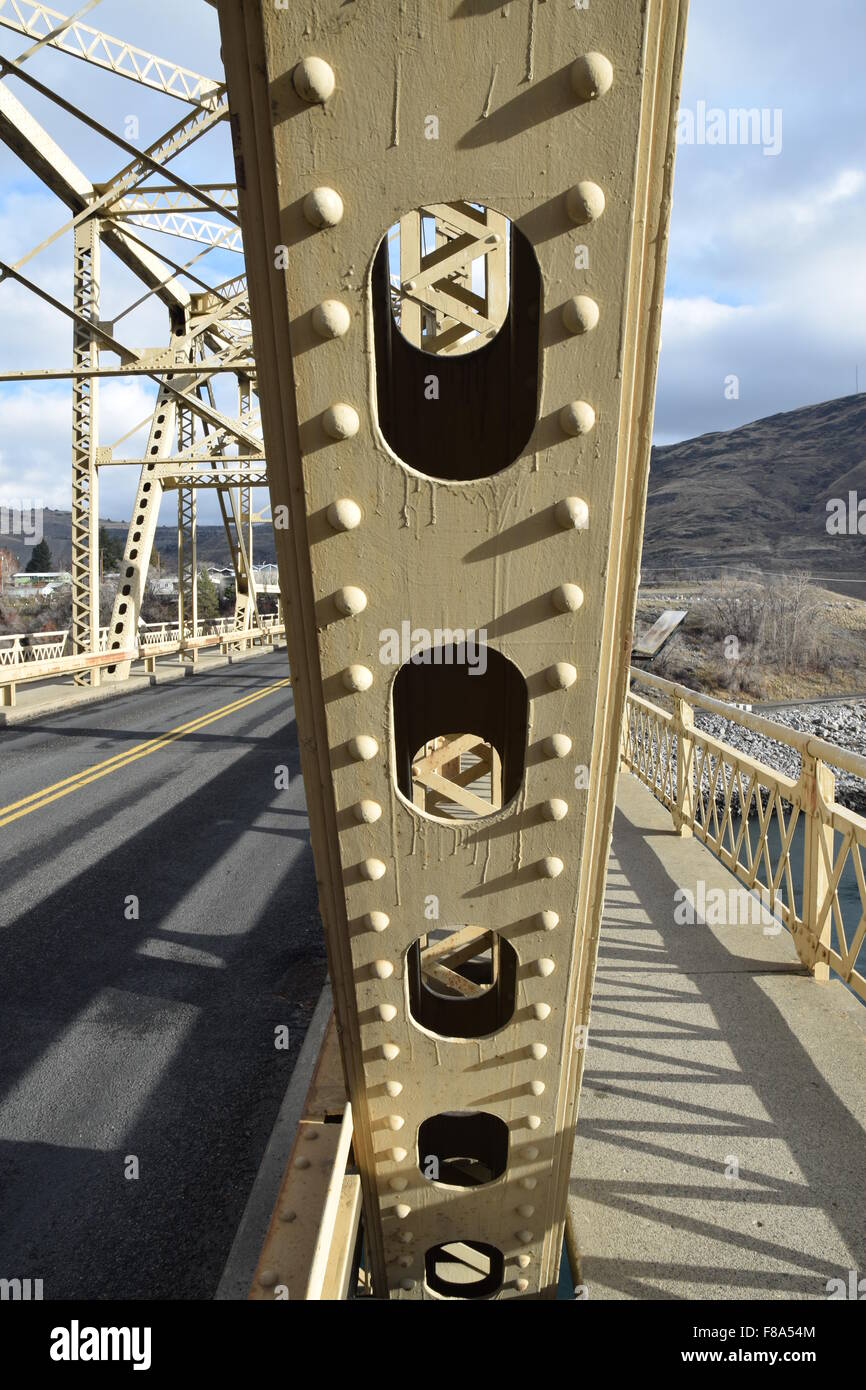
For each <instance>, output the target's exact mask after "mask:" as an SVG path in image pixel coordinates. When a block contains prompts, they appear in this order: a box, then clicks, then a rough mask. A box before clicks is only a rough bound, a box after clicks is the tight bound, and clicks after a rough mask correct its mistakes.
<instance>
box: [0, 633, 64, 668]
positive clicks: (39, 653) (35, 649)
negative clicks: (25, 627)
mask: <svg viewBox="0 0 866 1390" xmlns="http://www.w3.org/2000/svg"><path fill="white" fill-rule="evenodd" d="M68 641H69V632H68V630H64V631H62V632H10V633H5V634H4V635H3V636H2V637H0V666H19V665H23V664H24V662H30V661H47V660H57V659H58V658H59V657H61V656H65V655H66V649H67V643H68Z"/></svg>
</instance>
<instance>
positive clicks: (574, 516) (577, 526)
mask: <svg viewBox="0 0 866 1390" xmlns="http://www.w3.org/2000/svg"><path fill="white" fill-rule="evenodd" d="M554 515H555V516H556V520H557V522H558V524H559V525H560V526H561V527H562V529H563V531H585V530H586V528H587V526H588V525H589V507H588V506H587V505H586V503H585V502H584V500H583V498H582V497H563V499H562V501H561V502H557V504H556V507H555V508H554Z"/></svg>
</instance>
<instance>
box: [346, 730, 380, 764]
mask: <svg viewBox="0 0 866 1390" xmlns="http://www.w3.org/2000/svg"><path fill="white" fill-rule="evenodd" d="M378 751H379V745H378V743H377V742H376V740H375V739H374V738H373V735H372V734H356V735H355V737H354V738H352V739H350V740H349V752H350V753H351V755H352V757H353V758H354V759H355V761H356V762H359V763H368V762H369V761H370V759H371V758H375V756H376V754H377V753H378Z"/></svg>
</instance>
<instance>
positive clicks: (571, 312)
mask: <svg viewBox="0 0 866 1390" xmlns="http://www.w3.org/2000/svg"><path fill="white" fill-rule="evenodd" d="M598 320H599V307H598V305H597V304H596V302H595V300H594V299H590V297H589V295H588V294H576V295H575V296H574V298H573V299H567V300H566V302H565V304H563V306H562V322H563V323H564V324H565V326H566V328H567V329H568V331H569V333H574V334H579V333H591V332H592V330H593V329H594V328H596V327H597V326H598Z"/></svg>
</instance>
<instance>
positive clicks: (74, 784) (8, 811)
mask: <svg viewBox="0 0 866 1390" xmlns="http://www.w3.org/2000/svg"><path fill="white" fill-rule="evenodd" d="M290 684H291V681H290V680H289V679H286V680H281V681H276V682H275V683H274V684H273V685H268V686H265V688H264V689H263V690H257V691H254V692H253V694H252V695H244V696H243V697H242V698H241V699H239V700H233V701H232V702H231V704H228V705H222V706H221V707H220V708H219V709H216V710H212V711H211V712H210V713H209V714H203V715H200V716H199V717H198V718H197V719H192V720H190V721H189V722H188V723H186V724H179V725H178V726H177V728H176V729H169V730H167V732H166V733H164V734H159V735H158V736H157V737H156V738H152V739H148V740H147V742H146V743H139V744H136V746H135V747H134V748H129V749H127V751H126V752H125V753H116V754H115V755H114V757H113V758H106V759H105V761H104V762H101V763H94V764H93V765H92V766H91V767H86V768H83V769H82V771H81V772H76V773H74V774H73V775H72V776H71V777H64V779H63V781H61V782H54V783H53V784H52V785H51V786H50V787H42V788H41V790H39V791H38V792H31V793H30V795H29V796H25V797H22V798H21V800H20V801H12V802H10V803H9V805H8V806H0V827H2V826H4V825H9V823H10V822H11V821H15V820H20V818H21V817H22V816H28V815H29V814H30V812H31V811H38V810H39V809H40V807H42V806H47V805H49V803H50V802H52V801H59V799H60V798H61V797H63V796H68V795H69V793H70V792H74V791H77V790H78V789H79V787H86V786H88V785H89V784H90V783H91V782H97V781H98V780H99V779H100V778H101V777H107V776H108V775H109V773H112V772H117V771H119V769H120V768H122V767H126V766H127V765H128V764H129V763H134V762H138V760H139V758H146V757H148V756H149V755H150V754H151V753H156V752H157V751H158V749H160V748H165V747H167V746H168V744H170V743H175V742H176V741H177V740H178V739H181V738H186V737H187V736H188V735H189V734H192V733H196V732H197V731H198V730H199V729H204V728H205V727H206V726H207V725H208V724H213V723H215V722H216V720H218V719H225V718H226V717H227V716H228V715H230V714H236V713H237V712H238V711H239V710H242V709H246V707H247V706H248V705H252V704H254V703H255V702H256V701H257V700H263V699H264V698H265V696H266V695H273V694H274V693H275V691H277V690H282V689H283V688H284V687H285V686H287V685H290Z"/></svg>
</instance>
